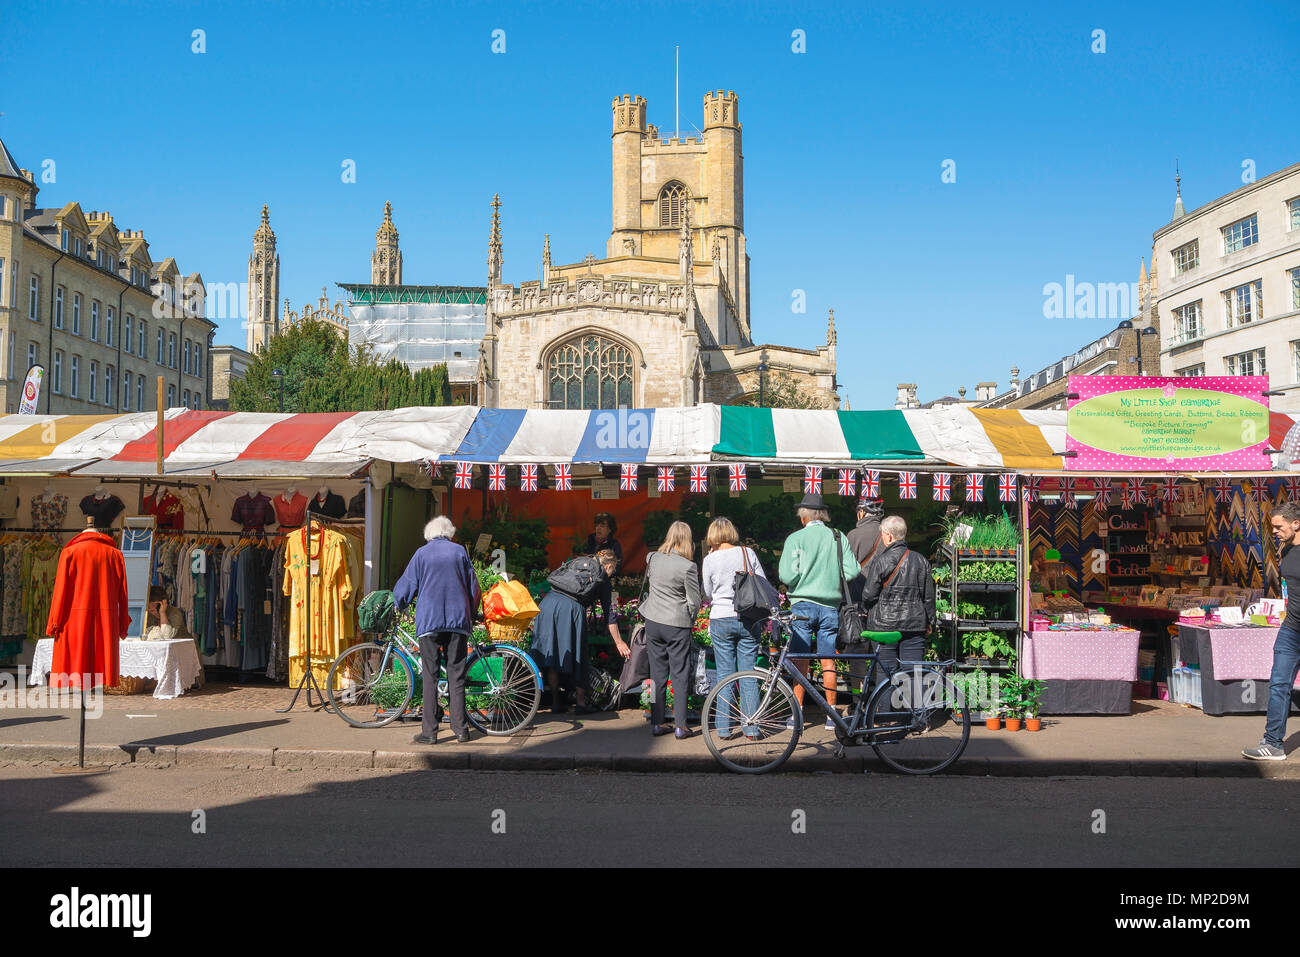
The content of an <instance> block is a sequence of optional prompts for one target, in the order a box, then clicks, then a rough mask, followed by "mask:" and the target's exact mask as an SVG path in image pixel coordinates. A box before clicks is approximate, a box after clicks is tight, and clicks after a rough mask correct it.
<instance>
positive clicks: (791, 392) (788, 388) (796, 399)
mask: <svg viewBox="0 0 1300 957" xmlns="http://www.w3.org/2000/svg"><path fill="white" fill-rule="evenodd" d="M762 393H763V394H762V402H761V403H760V402H759V393H758V392H751V393H750V394H749V395H746V396H743V397H742V398H739V399H737V400H736V402H735V404H736V405H748V406H756V407H757V406H760V405H761V407H762V408H764V409H828V408H830V402H829V401H828V400H826V399H824V398H822V397H821V396H820V395H818V394H817V393H815V392H809V391H808V390H806V389H805V388H804V387H803V386H801V385H800V384H799V380H798V379H796V378H795V377H794V376H792V375H791V374H790V373H788V372H782V371H779V370H773V371H771V372H768V373H766V374H765V378H764V383H763V389H762Z"/></svg>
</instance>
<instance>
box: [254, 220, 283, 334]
mask: <svg viewBox="0 0 1300 957" xmlns="http://www.w3.org/2000/svg"><path fill="white" fill-rule="evenodd" d="M279 301H280V257H279V255H277V254H276V251H275V233H273V232H272V231H271V220H270V217H269V215H268V211H267V207H266V206H263V207H262V224H261V225H260V226H258V227H257V232H255V233H254V234H253V254H252V255H251V256H249V257H248V351H249V352H258V351H259V350H261V349H262V348H263V347H264V346H265V345H266V343H267V342H268V341H269V340H270V338H271V337H272V336H273V335H275V334H276V333H277V332H279V330H280V324H279V322H278V321H277V315H276V306H277V305H278V303H279Z"/></svg>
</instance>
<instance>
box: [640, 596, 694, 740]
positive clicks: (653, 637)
mask: <svg viewBox="0 0 1300 957" xmlns="http://www.w3.org/2000/svg"><path fill="white" fill-rule="evenodd" d="M645 650H646V655H647V657H649V659H650V680H651V681H653V682H654V690H655V696H654V698H653V700H652V701H651V702H650V721H651V723H652V724H663V723H664V712H665V711H666V710H667V704H668V681H669V679H670V678H671V680H672V683H673V724H675V725H677V727H679V728H684V727H686V696H687V695H688V694H690V693H691V685H692V683H693V681H694V679H695V675H693V674H692V673H691V670H690V667H691V629H689V628H675V627H673V626H672V625H661V624H659V623H658V622H655V621H647V622H646V623H645Z"/></svg>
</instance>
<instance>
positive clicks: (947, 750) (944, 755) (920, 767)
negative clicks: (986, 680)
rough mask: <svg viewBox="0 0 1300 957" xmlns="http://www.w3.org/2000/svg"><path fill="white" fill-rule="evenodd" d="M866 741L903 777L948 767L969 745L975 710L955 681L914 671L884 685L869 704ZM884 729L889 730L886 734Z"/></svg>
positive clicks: (939, 674) (936, 673) (932, 671)
mask: <svg viewBox="0 0 1300 957" xmlns="http://www.w3.org/2000/svg"><path fill="white" fill-rule="evenodd" d="M865 728H866V730H868V731H871V730H874V731H875V733H872V734H868V735H867V740H868V741H869V742H870V744H871V748H872V750H874V751H875V752H876V754H877V755H878V756H879V757H880V760H882V761H884V762H885V764H887V765H889V766H890V767H891V768H893V769H894V770H895V771H902V772H903V773H904V774H934V773H935V772H937V771H942V770H943V769H944V768H946V767H948V766H949V765H950V764H952V763H953V762H954V761H956V760H957V759H958V758H959V757H961V753H962V751H964V750H965V749H966V742H967V741H968V740H969V739H970V709H969V708H968V707H966V703H965V701H964V700H963V698H962V696H961V693H960V692H959V691H958V690H957V687H956V685H955V684H953V681H952V679H951V678H949V677H948V676H947V675H945V674H944V673H943V672H941V671H936V670H935V669H933V668H924V667H914V668H913V669H912V670H910V671H899V672H897V673H895V674H894V675H893V676H892V677H891V678H890V679H889V680H888V681H883V682H881V683H880V684H879V685H877V686H876V690H875V691H873V692H872V693H871V699H870V700H869V701H868V702H867V716H866V726H865ZM879 729H887V730H885V732H884V733H881V732H880V730H879Z"/></svg>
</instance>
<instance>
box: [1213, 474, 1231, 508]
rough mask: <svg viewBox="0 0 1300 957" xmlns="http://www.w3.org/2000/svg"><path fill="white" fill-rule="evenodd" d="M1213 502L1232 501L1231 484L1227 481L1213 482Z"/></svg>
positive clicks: (1222, 479) (1224, 479)
mask: <svg viewBox="0 0 1300 957" xmlns="http://www.w3.org/2000/svg"><path fill="white" fill-rule="evenodd" d="M1214 500H1215V501H1216V502H1230V501H1232V482H1231V481H1230V480H1229V479H1226V478H1221V479H1215V480H1214Z"/></svg>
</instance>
